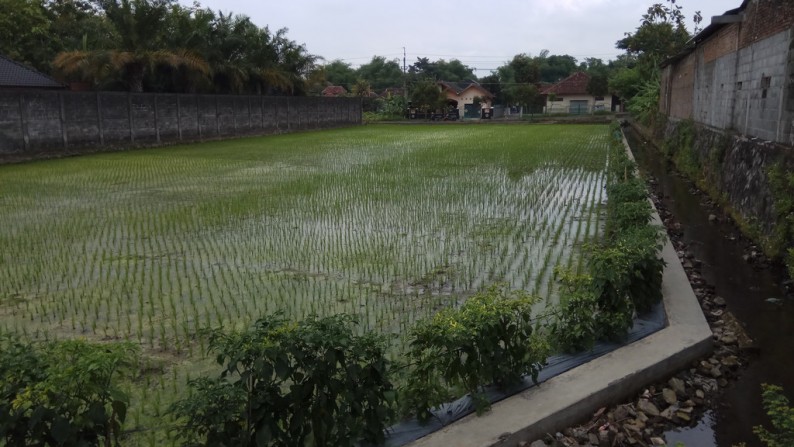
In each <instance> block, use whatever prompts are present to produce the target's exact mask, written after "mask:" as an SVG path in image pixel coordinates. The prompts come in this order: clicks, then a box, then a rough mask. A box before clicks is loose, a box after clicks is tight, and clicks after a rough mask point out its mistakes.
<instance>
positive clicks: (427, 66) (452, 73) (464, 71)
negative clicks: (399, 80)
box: [408, 57, 477, 82]
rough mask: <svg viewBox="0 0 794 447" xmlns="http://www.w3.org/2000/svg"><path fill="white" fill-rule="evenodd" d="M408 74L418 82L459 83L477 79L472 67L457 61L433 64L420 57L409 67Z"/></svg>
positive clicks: (438, 61) (443, 61)
mask: <svg viewBox="0 0 794 447" xmlns="http://www.w3.org/2000/svg"><path fill="white" fill-rule="evenodd" d="M408 73H409V75H411V77H412V78H413V79H414V80H416V81H418V80H421V79H430V80H433V81H449V82H459V81H465V80H469V79H471V80H476V79H477V76H476V75H475V74H474V71H473V70H472V69H471V67H469V66H467V65H464V64H463V63H462V62H461V61H459V60H457V59H450V60H449V61H445V60H444V59H439V60H437V61H433V62H431V61H430V59H428V58H426V57H418V58H416V62H414V63H413V64H411V66H410V67H408Z"/></svg>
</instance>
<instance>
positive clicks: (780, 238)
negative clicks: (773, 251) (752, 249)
mask: <svg viewBox="0 0 794 447" xmlns="http://www.w3.org/2000/svg"><path fill="white" fill-rule="evenodd" d="M767 175H768V177H769V186H770V187H771V189H772V194H773V196H774V198H775V214H776V217H777V222H776V225H775V236H774V241H773V243H772V244H771V245H773V246H775V247H789V248H788V250H786V253H785V254H784V255H785V256H786V259H785V261H786V264H787V265H788V270H789V276H790V277H792V278H794V198H792V197H794V172H792V171H790V170H786V169H785V168H784V167H783V166H782V165H780V164H775V165H773V166H772V168H771V169H769V172H768V173H767ZM779 254H780V253H779Z"/></svg>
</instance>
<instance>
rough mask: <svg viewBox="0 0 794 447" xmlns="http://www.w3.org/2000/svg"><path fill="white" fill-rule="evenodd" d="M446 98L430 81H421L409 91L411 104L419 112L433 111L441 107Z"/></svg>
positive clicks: (434, 82)
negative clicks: (419, 110)
mask: <svg viewBox="0 0 794 447" xmlns="http://www.w3.org/2000/svg"><path fill="white" fill-rule="evenodd" d="M445 100H446V97H445V96H444V94H443V93H441V89H440V88H439V87H438V84H436V81H433V80H432V79H423V80H421V81H418V82H417V83H416V84H414V86H413V88H412V89H411V102H412V103H413V106H414V107H417V108H419V109H421V110H431V111H432V110H435V109H438V108H441V107H443V105H444V102H445Z"/></svg>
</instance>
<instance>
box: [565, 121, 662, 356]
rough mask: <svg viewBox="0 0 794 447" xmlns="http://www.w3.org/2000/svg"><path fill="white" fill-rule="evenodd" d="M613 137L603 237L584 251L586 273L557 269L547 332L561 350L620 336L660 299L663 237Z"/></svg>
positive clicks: (642, 189)
mask: <svg viewBox="0 0 794 447" xmlns="http://www.w3.org/2000/svg"><path fill="white" fill-rule="evenodd" d="M618 135H619V133H618V134H616V136H615V144H614V145H613V147H612V151H611V153H610V165H609V170H608V182H609V183H608V185H607V197H608V200H607V218H606V221H607V222H606V230H605V233H606V235H605V239H604V241H603V243H602V244H600V245H598V246H594V247H590V249H589V250H588V252H589V255H588V258H587V267H588V273H587V275H575V274H573V273H572V272H571V271H569V270H565V269H558V270H557V271H556V274H557V277H558V280H559V281H560V282H561V283H562V284H563V286H565V287H564V289H563V291H562V297H561V302H562V307H561V309H560V312H559V316H558V317H557V319H556V320H555V321H554V323H552V325H551V330H552V334H553V335H554V339H555V342H556V343H557V345H558V347H559V348H560V349H562V350H564V351H569V352H575V351H578V350H581V349H588V348H590V347H592V346H593V343H595V341H596V340H598V339H608V340H618V339H620V338H622V337H624V336H625V334H626V333H627V332H628V330H629V329H631V325H632V320H633V314H634V312H635V311H638V312H643V311H647V310H649V309H650V308H651V307H652V306H653V304H655V303H657V302H659V301H660V300H661V299H662V273H663V271H664V266H665V263H664V261H663V260H662V259H660V258H659V257H658V255H657V253H658V252H659V250H661V248H662V246H661V242H662V240H663V236H662V234H661V233H660V231H659V229H658V228H657V227H655V226H653V225H651V223H650V222H651V217H652V212H653V208H652V206H651V204H650V202H649V201H648V195H647V191H646V189H645V185H644V183H643V182H642V180H640V179H639V178H637V177H636V171H635V166H634V162H632V161H631V160H630V159H629V158H628V156H627V155H626V153H625V149H624V148H623V145H622V143H620V140H619V137H618Z"/></svg>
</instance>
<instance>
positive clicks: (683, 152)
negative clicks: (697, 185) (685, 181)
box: [662, 120, 703, 182]
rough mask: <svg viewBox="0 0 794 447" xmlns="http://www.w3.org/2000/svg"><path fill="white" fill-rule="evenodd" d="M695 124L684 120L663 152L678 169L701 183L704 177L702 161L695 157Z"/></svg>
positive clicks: (667, 142) (667, 141)
mask: <svg viewBox="0 0 794 447" xmlns="http://www.w3.org/2000/svg"><path fill="white" fill-rule="evenodd" d="M694 141H695V122H694V121H693V120H682V121H681V122H679V124H678V126H677V128H676V130H675V133H673V134H672V135H671V136H670V137H668V138H667V139H666V140H665V142H664V145H663V148H662V150H663V151H664V153H665V154H666V155H667V156H668V157H670V158H671V159H672V160H673V162H674V163H675V165H676V167H677V168H678V169H679V170H680V171H681V172H683V173H684V174H685V175H686V176H687V177H689V178H690V179H691V180H692V181H695V182H699V181H700V180H701V178H702V176H703V172H702V170H701V165H700V161H699V160H698V158H697V155H695V148H694Z"/></svg>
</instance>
